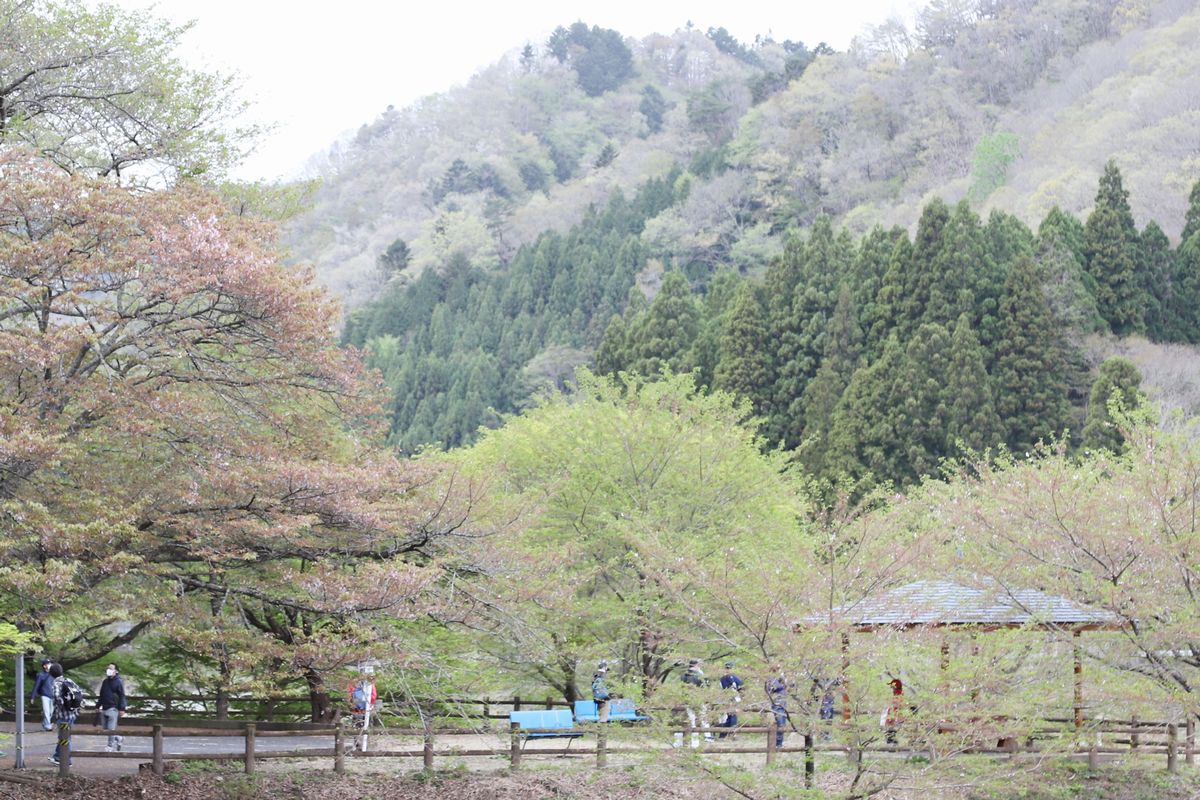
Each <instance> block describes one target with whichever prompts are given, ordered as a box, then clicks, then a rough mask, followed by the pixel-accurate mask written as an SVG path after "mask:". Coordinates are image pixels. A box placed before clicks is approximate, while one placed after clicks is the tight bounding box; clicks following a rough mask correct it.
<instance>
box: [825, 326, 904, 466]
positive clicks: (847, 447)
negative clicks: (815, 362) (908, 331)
mask: <svg viewBox="0 0 1200 800" xmlns="http://www.w3.org/2000/svg"><path fill="white" fill-rule="evenodd" d="M903 368H904V349H903V348H902V347H901V345H900V342H899V340H898V339H897V338H896V337H895V336H893V337H891V338H889V339H888V340H887V342H886V343H884V346H883V348H882V350H881V352H880V355H879V358H877V359H876V360H875V362H874V363H872V364H871V365H869V366H866V367H863V368H862V369H859V370H858V371H857V372H855V373H854V377H852V378H851V379H850V385H849V386H847V387H846V391H845V393H844V394H843V395H842V399H841V401H840V402H839V403H838V406H837V409H836V410H835V411H834V413H833V425H832V426H831V429H830V432H829V450H828V453H827V454H826V456H825V464H826V473H827V474H828V475H830V476H835V477H837V476H843V475H844V476H847V477H850V478H853V479H855V480H857V481H861V482H863V483H864V484H866V485H871V484H877V483H881V482H884V481H888V480H894V479H895V478H896V477H897V476H899V475H901V474H902V470H901V467H900V462H901V459H902V458H903V453H904V441H903V435H902V434H901V433H900V432H898V430H897V426H898V420H897V415H896V409H897V408H898V407H899V406H900V398H899V397H898V396H897V394H898V393H897V391H896V389H897V382H898V376H900V375H901V374H902V372H903Z"/></svg>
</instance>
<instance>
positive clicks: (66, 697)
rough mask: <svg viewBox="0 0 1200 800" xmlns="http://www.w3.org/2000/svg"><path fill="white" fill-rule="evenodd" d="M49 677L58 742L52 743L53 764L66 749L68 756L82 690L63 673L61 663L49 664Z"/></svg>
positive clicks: (51, 757) (81, 702)
mask: <svg viewBox="0 0 1200 800" xmlns="http://www.w3.org/2000/svg"><path fill="white" fill-rule="evenodd" d="M49 672H50V677H51V678H53V679H54V683H53V686H52V692H53V697H54V714H53V721H54V722H55V723H57V725H58V742H57V744H55V745H54V755H52V756H50V760H51V761H53V762H54V763H55V764H57V763H59V760H60V759H61V758H62V756H63V751H64V750H66V751H67V753H66V755H67V758H70V756H71V753H70V745H69V742H70V736H71V726H72V725H74V724H75V720H76V719H78V718H79V709H80V707H82V706H83V690H82V689H80V688H79V684H77V683H76V682H75V681H73V680H71V679H70V678H68V677H67V676H66V675H64V674H63V668H62V664H59V663H57V662H55V663H53V664H51V665H50V670H49Z"/></svg>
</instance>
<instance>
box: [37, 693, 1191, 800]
mask: <svg viewBox="0 0 1200 800" xmlns="http://www.w3.org/2000/svg"><path fill="white" fill-rule="evenodd" d="M513 700H514V701H517V699H516V698H514V699H513ZM478 702H480V703H481V704H484V701H478ZM486 705H500V703H494V702H491V701H488V702H487V703H486ZM485 713H487V712H485ZM769 719H770V721H769V723H768V724H767V725H765V726H740V727H737V728H729V729H726V728H707V727H692V726H672V727H668V728H665V729H664V728H642V727H641V726H634V728H633V729H626V730H628V731H629V732H630V734H635V735H636V738H638V739H640V740H641V741H639V742H637V743H634V744H628V743H626V744H617V745H615V746H614V745H612V744H610V743H609V732H610V730H611V727H610V726H611V725H612V723H608V724H599V723H588V724H584V725H577V726H576V727H575V728H572V729H547V730H537V729H520V728H519V727H518V726H517V725H516V724H515V723H512V724H510V725H509V726H508V731H507V735H508V743H507V746H505V747H479V746H477V744H476V745H475V746H473V747H470V748H466V749H464V748H460V747H454V746H453V745H452V746H451V747H450V748H449V749H443V750H439V749H438V745H439V744H440V743H443V742H446V741H450V742H453V741H454V740H455V739H460V738H461V737H464V736H479V735H481V734H483V735H487V734H486V733H485V732H481V731H479V730H475V729H470V728H432V727H430V728H404V729H393V730H388V731H387V735H388V736H389V737H396V738H404V737H415V738H418V739H420V741H421V746H420V748H404V749H390V750H371V751H368V752H359V751H357V750H355V749H354V733H353V732H352V731H347V730H345V729H344V728H343V727H342V726H322V725H310V724H304V725H285V724H281V723H276V724H274V725H271V724H267V725H262V724H259V723H254V722H244V723H224V724H223V725H219V726H218V725H217V724H216V723H210V724H208V725H204V726H193V725H179V726H174V725H167V724H162V723H155V724H152V725H149V726H147V725H144V724H139V723H137V722H133V721H131V722H132V724H127V725H125V726H122V728H121V729H120V731H119V733H120V735H121V736H123V737H126V738H134V739H136V738H150V739H151V742H152V744H151V751H150V753H145V752H125V751H121V752H104V751H90V750H76V751H74V752H71V747H70V742H71V739H72V737H73V736H80V735H88V736H107V735H109V734H111V733H112V731H108V730H105V729H103V728H98V727H96V726H83V725H76V726H74V728H73V729H72V728H70V727H67V728H66V729H64V728H62V727H60V729H59V739H60V741H65V745H66V747H65V752H70V755H71V756H72V757H74V758H115V759H137V760H140V761H142V762H146V761H147V759H148V760H149V764H150V766H151V768H152V769H153V771H154V772H155V773H156V774H158V775H162V774H163V772H164V770H165V765H166V762H167V760H168V759H169V760H172V761H176V760H188V759H192V760H208V761H231V760H232V761H241V762H242V763H243V765H244V769H245V771H246V773H247V774H254V772H255V771H256V765H257V762H258V761H259V760H262V759H278V758H305V759H314V758H329V759H331V761H332V765H333V769H334V771H335V772H337V773H342V772H344V771H345V763H346V759H347V758H355V759H358V758H418V757H419V758H421V759H422V764H423V766H424V768H425V769H433V767H434V764H435V760H436V759H437V758H462V757H470V756H506V757H507V758H508V760H509V762H510V765H511V767H512V768H513V769H519V768H520V766H521V762H522V760H523V759H524V758H530V757H542V756H562V755H568V754H578V755H591V756H593V757H594V758H595V763H596V766H597V768H604V767H605V766H606V765H607V763H608V756H609V755H610V754H613V753H625V754H639V755H645V754H649V753H653V752H654V751H655V750H656V749H662V748H663V747H664V745H663V743H662V742H661V741H660V742H659V743H658V744H657V745H655V744H652V743H648V742H646V739H647V737H648V736H649V735H658V736H661V734H662V733H663V732H666V733H669V734H672V735H676V734H678V735H681V736H683V737H695V738H696V739H697V740H699V737H701V736H704V737H708V736H713V735H716V734H720V733H725V734H730V733H732V734H736V735H737V736H738V737H740V738H739V739H733V738H729V739H716V740H713V741H704V743H703V745H702V746H701V750H700V752H703V753H707V754H712V755H724V754H758V755H764V756H765V763H766V764H768V765H769V764H771V763H773V762H774V760H775V759H776V757H777V756H778V755H779V754H781V753H803V754H804V765H805V770H804V771H805V784H806V786H811V785H812V781H813V776H814V774H815V770H816V759H815V754H816V753H818V752H830V753H841V754H843V755H846V756H848V757H850V758H852V759H861V758H862V756H863V754H864V753H897V754H921V753H926V752H928V749H927V747H914V746H906V745H904V744H902V743H896V744H888V743H879V742H872V743H870V744H867V745H864V746H858V747H852V746H849V745H847V744H844V743H839V742H834V741H818V739H819V738H821V736H819V735H818V734H826V735H827V734H829V733H831V732H833V731H835V730H836V729H837V728H841V727H843V723H842V722H840V721H838V722H836V723H834V722H831V723H829V724H828V725H827V726H814V727H813V728H810V729H807V730H803V731H797V733H798V735H799V739H800V743H799V744H793V745H785V746H777V745H776V737H777V734H778V733H779V731H778V729H777V727H776V724H775V720H774V717H770V718H769ZM639 728H640V730H639ZM938 728H939V729H940V730H945V731H953V730H954V728H955V726H954V725H952V724H948V723H941V724H939V725H938ZM539 733H540V734H551V735H554V736H562V735H564V734H566V735H571V736H579V737H589V738H591V739H592V740H594V745H593V746H592V747H590V748H574V749H572V747H571V746H570V745H568V746H567V747H565V748H564V747H543V746H535V747H527V743H528V742H530V741H543V740H538V739H530V738H529V735H530V734H539ZM899 733H900V736H901V737H903V736H904V734H905V730H904V728H903V727H901V728H900V731H899ZM756 734H763V735H765V739H764V740H763V741H762V744H760V745H755V744H752V743H748V742H747V741H746V740H747V737H750V738H751V740H752V739H753V737H754V736H755V735H756ZM184 736H204V737H209V736H214V737H227V738H240V739H241V740H242V747H241V750H240V752H215V753H214V752H201V753H168V752H167V740H168V739H169V738H177V737H184ZM313 736H331V737H332V738H333V741H332V746H331V747H316V748H312V747H308V748H303V747H299V748H293V749H287V750H269V751H260V750H259V749H258V748H257V746H256V745H257V742H258V740H259V739H261V738H263V737H313ZM1052 738H1064V739H1069V740H1070V744H1069V746H1067V747H1064V748H1063V749H1062V750H1061V751H1060V752H1064V753H1075V754H1076V755H1086V756H1087V759H1088V763H1089V766H1090V767H1093V768H1094V767H1096V766H1097V764H1098V760H1099V757H1100V756H1101V755H1104V754H1138V753H1142V754H1155V755H1160V754H1161V755H1164V756H1165V757H1166V768H1167V770H1168V771H1170V772H1172V773H1174V772H1177V771H1178V765H1179V756H1180V755H1181V754H1182V755H1183V757H1184V761H1185V763H1186V764H1187V765H1188V766H1189V767H1194V766H1195V758H1196V752H1197V747H1196V726H1195V718H1194V717H1193V718H1190V719H1189V720H1188V721H1187V723H1186V724H1185V726H1184V727H1183V729H1182V730H1181V729H1180V727H1179V726H1178V725H1177V724H1176V723H1173V722H1152V721H1142V720H1137V719H1130V720H1102V721H1093V722H1092V723H1091V724H1090V725H1089V726H1088V727H1087V728H1085V729H1084V730H1082V731H1081V730H1077V729H1076V728H1075V727H1074V725H1073V721H1072V720H1070V719H1047V720H1044V727H1042V728H1041V729H1039V731H1038V732H1037V733H1036V735H1035V736H1034V737H1031V738H1028V739H1026V741H1024V742H1021V741H1019V740H1018V739H1016V738H1013V737H1009V738H1007V739H1004V740H1001V741H999V742H998V744H997V745H996V746H995V747H991V746H986V745H983V744H976V745H973V746H969V747H962V748H958V749H957V750H955V751H954V753H955V754H965V753H990V754H996V755H1005V756H1008V757H1012V758H1015V757H1017V756H1019V755H1020V754H1021V753H1043V752H1046V748H1044V747H1042V746H1040V744H1041V743H1043V742H1045V741H1047V740H1049V739H1052ZM1085 740H1086V744H1084V743H1083V742H1084V741H1085ZM70 761H71V759H70V758H62V759H60V762H59V775H60V777H67V776H69V775H70V770H71V766H70Z"/></svg>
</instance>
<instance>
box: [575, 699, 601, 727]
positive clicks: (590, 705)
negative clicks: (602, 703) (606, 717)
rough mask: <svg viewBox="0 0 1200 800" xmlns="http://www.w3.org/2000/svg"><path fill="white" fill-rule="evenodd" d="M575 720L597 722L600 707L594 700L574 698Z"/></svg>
mask: <svg viewBox="0 0 1200 800" xmlns="http://www.w3.org/2000/svg"><path fill="white" fill-rule="evenodd" d="M575 721H576V722H599V721H600V709H599V708H598V707H597V706H596V701H595V700H576V701H575Z"/></svg>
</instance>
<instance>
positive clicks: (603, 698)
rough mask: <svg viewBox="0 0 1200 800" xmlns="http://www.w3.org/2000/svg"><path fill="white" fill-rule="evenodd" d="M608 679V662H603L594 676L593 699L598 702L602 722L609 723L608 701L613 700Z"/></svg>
mask: <svg viewBox="0 0 1200 800" xmlns="http://www.w3.org/2000/svg"><path fill="white" fill-rule="evenodd" d="M607 679H608V662H607V661H601V662H600V663H599V664H597V665H596V671H595V672H594V673H593V674H592V699H593V700H595V701H596V714H597V717H598V719H599V721H600V722H608V701H609V700H611V699H612V694H611V693H610V692H609V691H608V683H607Z"/></svg>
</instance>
